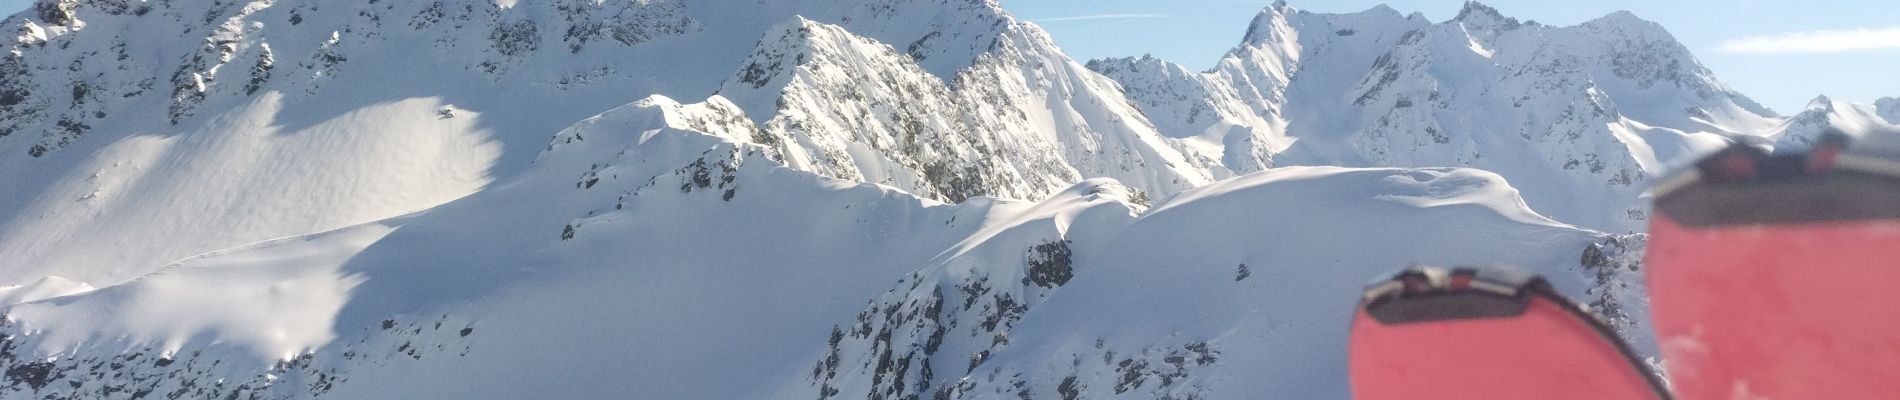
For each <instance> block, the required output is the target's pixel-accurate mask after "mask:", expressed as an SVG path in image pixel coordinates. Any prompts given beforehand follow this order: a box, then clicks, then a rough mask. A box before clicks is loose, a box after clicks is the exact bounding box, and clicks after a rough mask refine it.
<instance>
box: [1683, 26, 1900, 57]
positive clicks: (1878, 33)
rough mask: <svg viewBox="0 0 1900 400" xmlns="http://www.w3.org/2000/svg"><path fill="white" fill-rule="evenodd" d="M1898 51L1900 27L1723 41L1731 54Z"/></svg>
mask: <svg viewBox="0 0 1900 400" xmlns="http://www.w3.org/2000/svg"><path fill="white" fill-rule="evenodd" d="M1895 48H1900V26H1896V27H1891V28H1882V29H1855V30H1842V31H1808V32H1792V33H1784V34H1780V35H1773V36H1751V37H1745V38H1739V39H1729V40H1725V41H1722V46H1721V50H1722V52H1723V53H1730V54H1813V53H1839V52H1847V51H1860V50H1878V49H1895Z"/></svg>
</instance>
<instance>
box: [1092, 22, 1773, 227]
mask: <svg viewBox="0 0 1900 400" xmlns="http://www.w3.org/2000/svg"><path fill="white" fill-rule="evenodd" d="M1090 65H1091V66H1092V68H1094V69H1096V70H1098V71H1101V72H1103V73H1104V74H1106V75H1109V76H1111V77H1114V78H1116V79H1117V80H1118V81H1121V82H1122V85H1123V86H1124V87H1126V88H1129V89H1128V91H1129V93H1130V96H1131V97H1132V98H1134V99H1135V102H1136V104H1137V105H1140V106H1141V107H1142V110H1143V112H1144V113H1146V114H1147V115H1148V116H1149V117H1150V118H1153V119H1154V120H1156V125H1158V126H1160V127H1162V129H1163V131H1164V133H1166V134H1169V135H1170V136H1194V137H1201V138H1203V139H1202V140H1201V142H1203V143H1207V145H1206V147H1207V148H1208V149H1210V150H1207V152H1218V153H1223V154H1226V157H1225V159H1226V160H1229V161H1240V162H1242V164H1241V165H1242V166H1246V165H1248V164H1251V161H1248V160H1249V158H1248V157H1237V155H1248V154H1252V155H1253V156H1252V157H1251V159H1257V160H1265V161H1267V163H1266V165H1268V166H1285V165H1342V166H1369V167H1380V166H1394V167H1430V166H1463V167H1474V168H1481V169H1485V170H1490V171H1494V172H1497V173H1499V174H1502V175H1504V176H1505V177H1506V178H1507V179H1509V180H1510V181H1511V182H1513V183H1515V184H1517V185H1518V186H1519V187H1520V188H1522V189H1524V191H1525V197H1526V198H1527V199H1528V200H1529V201H1530V202H1531V205H1532V206H1533V207H1534V208H1536V209H1538V210H1539V211H1541V212H1544V213H1546V214H1549V215H1552V216H1554V217H1556V218H1557V219H1559V220H1563V221H1566V222H1570V223H1577V224H1581V225H1584V226H1590V227H1594V228H1597V229H1606V230H1613V231H1634V230H1638V229H1641V227H1642V226H1643V224H1645V223H1646V221H1647V207H1646V206H1645V205H1644V204H1643V202H1642V201H1640V200H1639V199H1638V198H1639V196H1640V194H1641V192H1642V189H1643V187H1645V186H1647V180H1648V179H1650V178H1651V177H1653V176H1655V175H1658V174H1660V173H1662V172H1663V170H1664V169H1666V166H1667V165H1671V164H1672V163H1677V162H1680V160H1682V159H1685V158H1688V157H1689V156H1692V155H1694V154H1699V153H1700V152H1702V151H1706V150H1707V149H1710V148H1713V147H1716V146H1719V143H1720V142H1721V139H1720V137H1718V136H1716V135H1713V134H1703V133H1702V132H1711V133H1717V134H1726V135H1736V134H1755V135H1760V134H1766V133H1767V131H1768V130H1769V129H1770V128H1772V127H1773V126H1774V125H1775V124H1776V122H1777V121H1776V120H1775V119H1774V115H1773V114H1772V113H1770V112H1769V111H1768V110H1767V109H1765V108H1763V107H1761V106H1760V105H1757V104H1755V103H1754V102H1752V101H1750V100H1749V99H1748V98H1746V97H1744V96H1742V95H1740V94H1738V93H1736V92H1735V91H1734V90H1732V89H1730V88H1728V86H1726V85H1724V84H1723V83H1721V82H1720V81H1718V80H1716V79H1715V78H1714V77H1713V76H1712V75H1711V74H1710V72H1709V71H1708V70H1707V69H1706V68H1703V67H1702V66H1701V64H1700V63H1698V62H1697V61H1696V60H1695V58H1694V56H1692V55H1691V54H1689V52H1688V50H1687V49H1686V48H1685V47H1683V46H1682V45H1681V44H1678V43H1677V42H1676V41H1675V40H1674V39H1673V38H1672V37H1671V36H1670V35H1669V34H1668V32H1666V31H1664V30H1663V29H1662V27H1661V26H1659V25H1656V24H1655V23H1652V22H1648V21H1643V20H1641V19H1638V18H1636V17H1635V16H1634V15H1631V14H1629V13H1627V12H1619V13H1614V14H1611V15H1609V16H1606V17H1603V18H1599V19H1596V20H1592V21H1589V22H1586V23H1584V24H1581V25H1578V26H1573V27H1551V26H1545V25H1542V24H1538V23H1536V22H1527V21H1519V20H1517V19H1513V18H1509V17H1505V16H1503V15H1502V14H1500V13H1499V12H1498V11H1497V10H1495V9H1492V8H1490V7H1488V6H1484V5H1482V4H1478V3H1475V2H1473V3H1467V4H1466V6H1465V8H1464V9H1463V10H1462V11H1461V12H1460V13H1459V15H1458V16H1457V17H1456V18H1454V19H1452V20H1450V21H1445V22H1442V23H1436V24H1434V23H1430V22H1428V21H1425V20H1424V18H1423V17H1421V16H1419V15H1417V14H1413V15H1410V16H1405V15H1401V14H1399V13H1398V12H1397V11H1395V10H1393V9H1391V8H1388V7H1384V6H1380V7H1376V8H1374V9H1372V10H1368V11H1365V12H1360V13H1353V14H1316V13H1310V12H1305V11H1300V10H1297V9H1293V8H1291V7H1288V6H1286V5H1285V4H1283V3H1282V4H1276V5H1274V6H1272V7H1269V8H1268V9H1267V10H1265V11H1263V12H1262V13H1261V14H1260V16H1259V17H1257V18H1256V19H1255V21H1254V24H1253V26H1252V28H1251V29H1250V30H1249V32H1248V34H1247V36H1246V38H1245V40H1244V41H1243V42H1242V43H1241V44H1240V45H1239V46H1237V47H1235V49H1234V50H1233V51H1231V52H1229V53H1228V55H1227V56H1226V57H1225V58H1223V59H1222V60H1220V62H1219V63H1218V64H1217V65H1216V66H1215V67H1214V68H1213V69H1212V70H1209V71H1207V72H1203V73H1190V72H1188V71H1187V70H1186V69H1184V68H1182V67H1180V66H1177V65H1173V64H1169V63H1166V62H1162V61H1159V60H1149V59H1121V60H1098V61H1095V62H1092V63H1091V64H1090ZM1245 110H1252V112H1250V113H1244V112H1240V111H1245ZM1261 143H1265V144H1267V145H1265V146H1262V145H1260V144H1261ZM1236 144H1238V145H1242V146H1247V147H1242V148H1240V149H1237V150H1236V149H1224V148H1223V147H1222V146H1233V145H1236ZM1234 169H1235V170H1242V171H1245V170H1250V169H1248V168H1234ZM1254 169H1257V168H1254Z"/></svg>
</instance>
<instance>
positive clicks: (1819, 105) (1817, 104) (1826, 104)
mask: <svg viewBox="0 0 1900 400" xmlns="http://www.w3.org/2000/svg"><path fill="white" fill-rule="evenodd" d="M1808 109H1809V110H1816V109H1818V110H1824V111H1825V110H1833V109H1834V99H1831V98H1828V97H1827V95H1825V94H1824V95H1820V96H1815V97H1814V100H1809V101H1808Z"/></svg>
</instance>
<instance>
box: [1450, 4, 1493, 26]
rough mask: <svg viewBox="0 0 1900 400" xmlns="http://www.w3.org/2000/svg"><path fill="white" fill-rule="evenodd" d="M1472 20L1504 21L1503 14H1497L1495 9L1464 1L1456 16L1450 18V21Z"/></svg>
mask: <svg viewBox="0 0 1900 400" xmlns="http://www.w3.org/2000/svg"><path fill="white" fill-rule="evenodd" d="M1474 18H1490V19H1506V17H1505V16H1504V14H1503V13H1500V12H1498V9H1497V8H1493V7H1491V6H1488V5H1485V4H1484V3H1479V2H1476V1H1466V2H1465V6H1464V7H1463V8H1460V9H1458V16H1456V17H1452V20H1453V21H1469V20H1472V19H1474Z"/></svg>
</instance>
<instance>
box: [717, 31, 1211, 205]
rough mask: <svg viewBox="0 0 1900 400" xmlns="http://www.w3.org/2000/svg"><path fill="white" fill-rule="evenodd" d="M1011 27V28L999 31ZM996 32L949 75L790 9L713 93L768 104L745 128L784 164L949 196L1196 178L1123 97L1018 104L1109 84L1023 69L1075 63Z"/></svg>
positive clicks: (1151, 187) (1151, 188)
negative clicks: (991, 44)
mask: <svg viewBox="0 0 1900 400" xmlns="http://www.w3.org/2000/svg"><path fill="white" fill-rule="evenodd" d="M1023 34H1024V32H1020V31H1017V30H1012V31H1011V32H1010V33H1009V34H1008V35H1005V39H1006V40H1008V39H1021V36H1022V35H1023ZM999 43H1003V44H1004V45H1005V46H1004V47H1002V48H1001V50H1000V51H999V52H998V55H997V56H995V57H986V58H984V59H981V60H979V61H978V63H977V64H976V65H975V66H973V67H972V68H971V69H969V70H966V71H965V72H963V73H962V74H961V75H959V78H958V80H956V86H954V87H952V86H951V85H950V84H947V83H945V82H944V81H943V80H940V79H937V78H936V77H934V76H932V75H930V74H929V73H928V72H927V71H925V70H924V69H923V68H922V67H921V66H918V65H916V64H915V63H913V62H911V59H910V58H909V57H908V56H906V55H904V54H903V53H899V52H898V51H897V50H896V49H895V48H892V47H890V46H887V45H883V44H880V43H877V42H875V41H872V40H869V39H866V38H862V37H858V36H856V35H853V34H851V33H849V32H846V31H845V30H844V29H843V28H841V27H838V26H833V25H825V24H820V23H816V22H812V21H810V20H805V19H803V18H799V19H797V20H794V21H791V22H788V23H786V24H782V25H780V26H779V27H777V28H775V29H774V30H773V31H771V32H768V33H767V34H766V38H765V40H764V41H762V42H761V43H760V46H759V48H758V49H756V50H755V51H754V52H753V54H752V56H751V57H750V58H748V59H747V60H746V63H745V66H743V67H741V68H740V71H739V73H738V74H737V75H735V76H733V77H732V78H731V79H729V80H727V81H726V84H725V85H724V86H723V87H722V88H721V89H720V95H721V96H725V97H727V98H730V99H732V100H733V101H734V102H736V103H737V104H740V105H741V107H742V108H744V109H746V111H747V113H748V114H750V115H758V116H771V117H770V118H769V119H765V120H761V121H759V122H760V124H761V126H762V127H763V131H764V132H763V134H762V136H759V137H757V138H756V140H754V142H756V143H759V144H763V145H767V146H769V147H772V148H774V150H775V152H776V153H777V154H780V155H782V156H783V157H784V160H785V161H786V163H787V164H788V165H791V166H793V167H795V168H800V169H807V170H812V171H816V172H819V173H822V174H825V175H828V176H834V177H839V178H844V179H851V180H858V181H864V182H874V183H882V184H888V185H892V186H896V187H899V188H903V189H905V190H908V191H911V192H912V193H917V194H920V195H924V196H926V197H931V198H936V199H942V200H947V201H952V202H960V201H963V200H965V199H968V198H971V197H975V196H986V195H987V196H1001V197H1008V198H1040V197H1042V196H1045V195H1047V194H1050V193H1053V192H1054V191H1056V190H1058V189H1060V188H1062V187H1065V186H1068V185H1069V184H1070V183H1072V182H1075V181H1077V180H1080V179H1081V178H1082V177H1083V176H1085V175H1086V176H1107V177H1114V178H1118V179H1121V180H1123V181H1126V182H1135V183H1138V184H1140V185H1141V186H1139V187H1140V188H1141V190H1144V191H1146V192H1153V193H1157V194H1171V193H1175V192H1178V191H1180V190H1182V189H1185V188H1187V187H1191V186H1192V185H1197V184H1200V183H1204V182H1206V181H1208V179H1209V178H1208V177H1207V174H1206V172H1205V171H1201V170H1196V169H1192V168H1188V167H1187V166H1186V165H1182V163H1180V162H1179V157H1178V156H1177V155H1176V154H1174V153H1173V152H1172V151H1170V149H1169V148H1167V147H1162V146H1159V144H1160V143H1163V142H1162V140H1161V138H1160V137H1158V136H1156V135H1154V134H1153V131H1152V130H1146V129H1138V128H1146V127H1145V126H1142V125H1130V124H1131V123H1136V122H1138V121H1139V116H1138V115H1136V114H1134V111H1133V110H1132V109H1127V108H1125V107H1124V108H1120V109H1116V108H1114V107H1097V109H1087V110H1086V112H1088V113H1091V114H1094V113H1100V112H1103V111H1107V112H1112V113H1118V114H1111V115H1107V116H1105V117H1118V116H1119V117H1118V118H1100V117H1102V116H1091V115H1077V114H1074V113H1070V114H1064V113H1060V112H1058V111H1057V110H1050V109H1038V108H1035V107H1033V106H1031V105H1033V104H1047V103H1048V100H1049V99H1048V97H1049V95H1048V93H1051V92H1058V91H1059V92H1068V91H1072V90H1078V89H1079V90H1081V91H1083V92H1085V93H1087V92H1097V93H1099V94H1098V95H1101V96H1109V95H1114V93H1115V92H1113V91H1111V90H1109V89H1112V85H1105V84H1102V80H1101V78H1099V77H1093V76H1089V75H1090V74H1088V73H1086V72H1079V71H1070V72H1068V73H1058V74H1056V76H1063V77H1067V76H1070V75H1073V76H1074V77H1077V78H1086V79H1083V80H1084V82H1083V83H1082V86H1081V87H1079V88H1077V87H1075V86H1071V85H1068V84H1066V83H1065V82H1046V81H1047V80H1046V79H1037V78H1034V77H1023V76H1022V75H1024V74H1025V73H1028V72H1030V71H1031V70H1025V69H1021V68H1019V67H1018V65H1020V64H1026V63H1030V61H1029V60H1025V59H1023V58H1025V57H1033V58H1035V59H1036V61H1034V64H1039V65H1060V64H1070V68H1075V67H1074V66H1073V62H1071V61H1068V60H1067V59H1065V58H1060V56H1059V54H1055V55H1053V56H1052V55H1051V54H1050V53H1048V51H1051V50H1053V49H1049V48H1038V47H1035V46H1039V44H1040V43H1042V42H1041V41H1033V40H1032V41H1023V40H1011V41H1009V42H999ZM1018 46H1031V48H1029V49H1028V50H1032V51H1027V52H1019V51H1016V50H1018ZM978 74H994V76H993V77H983V78H978V77H976V75H978ZM1030 85H1035V86H1034V87H1032V86H1030ZM1043 85H1059V86H1062V87H1060V88H1055V87H1042V86H1043ZM1096 105H1097V106H1099V105H1100V103H1097V104H1096ZM1038 121H1054V122H1056V123H1058V124H1060V125H1064V126H1070V127H1072V128H1071V129H1067V130H1054V129H1051V128H1052V127H1050V126H1044V125H1041V124H1039V123H1038Z"/></svg>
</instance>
